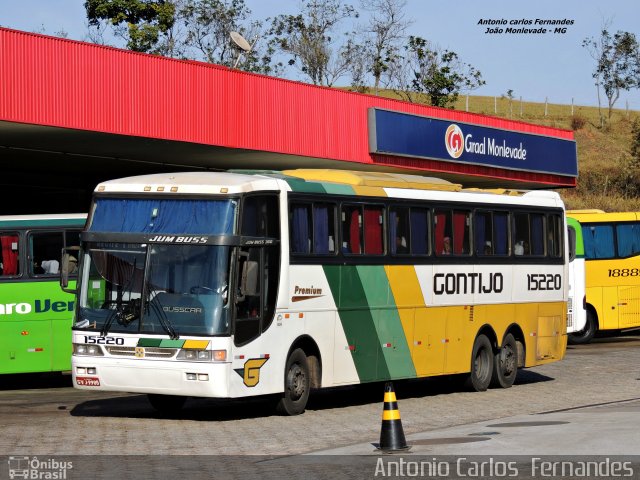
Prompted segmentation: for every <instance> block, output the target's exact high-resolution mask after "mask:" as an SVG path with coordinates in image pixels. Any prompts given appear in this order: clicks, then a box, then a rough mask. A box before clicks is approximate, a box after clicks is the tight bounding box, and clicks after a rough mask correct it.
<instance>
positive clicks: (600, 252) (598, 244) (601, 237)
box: [582, 224, 615, 260]
mask: <svg viewBox="0 0 640 480" xmlns="http://www.w3.org/2000/svg"><path fill="white" fill-rule="evenodd" d="M582 241H583V243H584V255H585V258H586V259H587V260H590V259H595V258H613V257H614V256H615V245H614V243H613V225H597V224H596V225H582Z"/></svg>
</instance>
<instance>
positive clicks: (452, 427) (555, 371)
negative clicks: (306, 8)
mask: <svg viewBox="0 0 640 480" xmlns="http://www.w3.org/2000/svg"><path fill="white" fill-rule="evenodd" d="M2 382H3V383H2V386H0V424H1V425H2V435H0V452H4V454H5V455H150V454H153V455H176V454H179V455H221V454H226V455H269V456H285V455H296V454H304V453H313V452H326V451H327V450H331V449H334V448H336V447H347V448H352V447H353V446H355V447H358V446H362V445H365V446H366V449H367V450H370V448H369V447H370V445H371V443H375V442H377V441H378V438H379V435H380V418H381V410H382V397H383V386H382V385H377V386H374V387H370V386H369V387H358V388H355V387H353V388H340V389H332V390H329V391H320V392H316V393H315V395H314V396H313V397H312V400H311V402H310V404H309V407H308V410H307V412H306V413H305V414H304V415H300V416H297V417H279V416H275V415H273V414H272V411H271V405H270V403H269V402H265V401H256V400H253V401H242V402H237V401H236V402H232V401H212V400H189V402H188V403H187V405H186V407H185V409H184V410H183V411H182V412H181V413H180V414H179V415H176V416H175V417H172V418H168V417H163V416H161V415H159V414H157V413H156V412H155V411H154V410H153V409H152V408H151V406H150V405H149V404H148V403H147V400H146V398H145V397H144V396H140V395H118V394H105V393H98V392H86V391H76V390H74V389H72V388H70V387H69V385H70V379H69V378H68V377H55V376H54V377H52V376H12V377H9V378H7V377H6V376H5V378H2ZM395 387H396V394H397V397H398V401H399V407H400V412H401V418H402V423H403V427H404V431H405V434H406V435H407V438H409V439H411V440H412V441H418V440H419V441H421V442H422V443H424V445H421V446H420V445H416V447H414V448H416V449H417V450H420V449H421V450H420V451H422V452H428V453H430V454H431V453H436V452H442V453H443V454H446V453H455V452H458V453H459V452H466V451H475V450H473V449H479V448H481V446H482V448H485V449H486V450H484V451H483V453H487V452H488V453H492V454H503V453H510V452H512V451H513V448H514V444H513V443H512V442H513V439H514V438H516V437H515V436H514V435H515V433H516V432H517V431H518V430H517V429H518V428H520V431H522V432H525V431H529V430H530V429H531V428H537V427H531V426H529V427H526V426H521V427H500V428H499V427H491V426H490V425H494V424H500V423H507V422H513V421H514V419H513V418H509V417H514V416H516V419H515V420H517V421H519V422H523V421H524V422H532V421H557V422H566V421H569V422H570V424H572V425H573V424H576V425H579V424H589V425H592V428H591V430H589V433H587V434H586V435H592V436H598V435H599V436H600V437H606V436H607V435H609V434H610V432H608V431H606V430H601V428H602V425H598V424H596V423H590V422H592V421H593V420H594V419H597V418H598V415H594V412H596V413H597V412H598V410H597V409H594V408H591V409H585V410H581V411H578V410H576V411H573V412H572V411H569V412H566V413H562V414H553V415H551V416H550V415H546V416H536V417H530V416H528V415H530V414H535V413H541V412H550V411H555V410H566V409H571V408H574V407H584V406H590V405H591V406H594V405H600V404H606V403H610V402H620V401H627V403H624V404H621V405H619V406H618V407H617V408H620V409H622V410H623V411H624V413H622V414H621V415H624V416H626V418H627V419H628V422H627V423H628V426H630V429H629V432H628V436H626V437H621V439H622V440H623V441H624V444H625V450H624V451H620V452H619V453H638V454H640V442H639V441H638V436H637V434H635V436H634V432H633V431H631V430H632V429H636V430H638V431H640V420H638V403H637V400H638V399H640V336H626V337H620V338H611V339H599V340H597V341H596V342H595V343H593V344H591V345H587V346H580V347H569V350H568V353H567V356H566V358H565V359H564V360H563V361H562V362H557V363H554V364H550V365H546V366H542V367H537V368H534V369H530V370H525V371H522V372H520V373H519V375H518V378H517V380H516V384H515V385H514V386H513V387H512V388H510V389H507V390H501V389H498V390H489V391H487V392H484V393H470V392H460V391H457V390H456V386H455V382H448V381H446V380H435V379H434V380H427V381H411V382H397V383H396V384H395ZM634 401H636V402H634ZM625 409H626V410H625ZM557 415H560V416H557ZM547 419H552V420H547ZM488 422H490V423H488ZM623 423H624V422H623ZM563 425H565V426H566V425H567V424H562V423H561V424H556V425H547V426H545V429H546V431H549V432H557V431H558V430H557V429H562V428H565V427H563ZM508 428H511V430H509V429H508ZM443 429H448V430H443ZM553 429H556V430H553ZM497 430H500V434H499V435H493V436H491V439H490V440H489V441H482V442H474V443H471V442H463V443H458V444H454V446H452V445H451V444H446V443H442V442H440V444H439V445H437V440H434V439H438V438H440V439H441V438H443V435H444V436H445V437H468V436H469V434H472V433H482V432H485V433H486V432H490V431H497ZM508 432H510V433H508ZM487 436H490V435H487ZM428 441H431V444H428ZM579 441H580V439H579V438H577V437H576V438H572V442H570V443H566V445H565V444H563V443H560V444H559V445H556V447H554V448H553V449H552V450H554V451H555V452H556V453H559V454H562V453H567V454H569V453H571V452H573V451H574V450H572V448H573V445H574V444H578V443H579ZM434 442H435V443H436V444H434ZM481 444H482V445H481ZM436 447H437V448H436ZM612 448H613V447H612ZM449 449H450V450H449ZM467 449H469V450H467ZM0 473H1V472H0Z"/></svg>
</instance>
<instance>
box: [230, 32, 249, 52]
mask: <svg viewBox="0 0 640 480" xmlns="http://www.w3.org/2000/svg"><path fill="white" fill-rule="evenodd" d="M229 35H230V36H231V40H232V41H233V43H235V44H236V45H237V46H238V47H240V48H241V49H242V50H244V51H245V52H248V51H249V50H251V45H249V42H247V40H245V38H244V37H243V36H242V35H240V34H239V33H238V32H231V33H229Z"/></svg>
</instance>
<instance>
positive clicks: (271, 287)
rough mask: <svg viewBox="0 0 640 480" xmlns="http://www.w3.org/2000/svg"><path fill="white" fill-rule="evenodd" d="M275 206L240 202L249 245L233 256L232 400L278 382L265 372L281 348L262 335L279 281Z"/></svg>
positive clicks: (265, 201) (256, 199) (273, 201)
mask: <svg viewBox="0 0 640 480" xmlns="http://www.w3.org/2000/svg"><path fill="white" fill-rule="evenodd" d="M277 201H278V198H277V196H276V195H252V196H250V197H247V198H245V200H244V202H243V207H242V220H241V230H240V231H241V235H243V236H247V237H254V238H255V239H252V240H248V241H246V242H245V245H244V246H242V247H239V248H238V249H237V254H236V273H235V279H236V281H235V291H234V293H233V298H234V302H235V307H234V309H235V313H234V324H233V336H234V353H233V358H232V359H230V360H231V361H232V367H233V370H234V371H235V372H236V373H237V374H238V375H239V377H238V380H241V381H239V382H234V381H232V382H231V391H232V395H252V394H256V395H257V394H260V393H262V391H264V390H265V388H266V389H269V388H271V389H273V387H274V385H276V384H275V383H274V382H275V380H276V379H281V377H280V376H279V375H277V374H276V372H275V370H274V369H273V368H270V367H273V365H274V363H275V362H274V361H271V362H269V359H270V358H271V357H272V356H274V355H275V354H276V353H281V352H280V351H279V350H278V351H276V349H282V348H283V346H282V345H279V344H278V343H277V342H275V343H274V342H266V341H265V340H264V335H263V334H264V333H265V332H266V331H267V330H268V329H269V327H270V326H271V325H272V323H273V317H274V312H275V308H276V300H277V294H278V282H279V278H280V274H279V273H280V242H279V241H278V239H279V237H280V225H279V214H278V203H277ZM257 237H260V238H257ZM284 355H286V352H285V353H284V354H283V355H281V356H284ZM268 362H269V363H268ZM283 370H284V369H283ZM278 373H279V372H278ZM233 378H234V380H235V378H236V377H233ZM277 385H278V386H280V385H281V384H280V383H278V384H277Z"/></svg>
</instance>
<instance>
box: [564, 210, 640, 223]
mask: <svg viewBox="0 0 640 480" xmlns="http://www.w3.org/2000/svg"><path fill="white" fill-rule="evenodd" d="M566 213H567V217H571V218H574V219H576V220H577V221H579V222H581V223H600V222H603V223H609V222H633V221H636V220H638V219H640V212H609V213H607V212H604V211H602V210H567V212H566Z"/></svg>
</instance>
